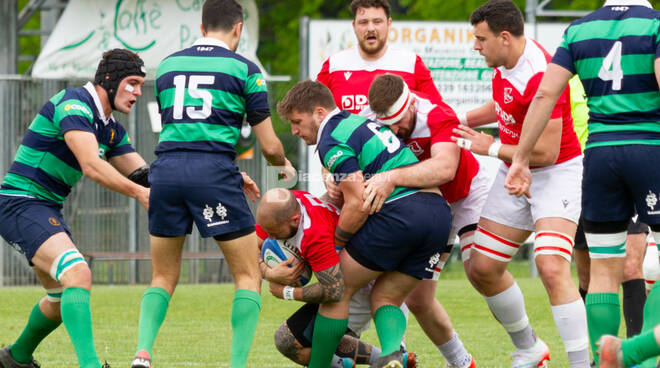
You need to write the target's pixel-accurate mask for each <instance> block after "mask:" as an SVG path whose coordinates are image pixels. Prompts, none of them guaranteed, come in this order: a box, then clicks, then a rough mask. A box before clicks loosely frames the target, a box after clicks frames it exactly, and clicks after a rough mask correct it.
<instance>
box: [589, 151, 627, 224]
mask: <svg viewBox="0 0 660 368" xmlns="http://www.w3.org/2000/svg"><path fill="white" fill-rule="evenodd" d="M622 153H623V152H622V151H621V146H614V147H594V148H590V149H588V150H586V151H585V154H584V172H583V177H582V216H583V217H584V219H585V220H586V221H589V222H596V223H598V222H620V221H628V220H629V219H630V217H631V216H632V214H633V212H634V205H633V197H632V196H631V193H630V191H629V189H628V185H627V184H626V181H625V179H624V175H625V173H624V170H625V165H626V163H625V159H624V158H623V157H621V156H622Z"/></svg>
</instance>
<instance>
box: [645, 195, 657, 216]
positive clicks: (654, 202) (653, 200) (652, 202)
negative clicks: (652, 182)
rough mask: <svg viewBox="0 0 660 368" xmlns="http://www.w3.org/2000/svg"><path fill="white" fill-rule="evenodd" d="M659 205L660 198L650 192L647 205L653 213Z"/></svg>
mask: <svg viewBox="0 0 660 368" xmlns="http://www.w3.org/2000/svg"><path fill="white" fill-rule="evenodd" d="M657 204H658V197H657V196H656V195H655V193H653V192H651V191H650V190H649V194H648V195H647V196H646V205H647V206H649V208H650V209H651V211H654V210H655V205H657Z"/></svg>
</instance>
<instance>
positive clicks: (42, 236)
mask: <svg viewBox="0 0 660 368" xmlns="http://www.w3.org/2000/svg"><path fill="white" fill-rule="evenodd" d="M61 232H65V233H66V234H67V235H68V236H69V238H71V240H72V241H73V238H72V237H71V232H70V231H69V228H68V227H67V226H66V223H65V222H64V217H63V216H62V205H61V204H59V203H55V202H51V201H46V200H43V199H37V198H29V197H20V196H8V195H0V235H2V237H3V238H4V239H5V240H6V241H7V243H9V244H10V245H11V246H13V247H14V248H16V250H18V251H19V252H21V253H23V254H24V255H25V258H27V260H28V262H29V263H30V266H32V265H33V264H32V257H34V254H35V253H36V252H37V249H39V247H40V246H41V245H42V244H43V243H44V242H45V241H46V240H48V238H50V237H51V236H53V235H55V234H57V233H61Z"/></svg>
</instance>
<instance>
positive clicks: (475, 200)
mask: <svg viewBox="0 0 660 368" xmlns="http://www.w3.org/2000/svg"><path fill="white" fill-rule="evenodd" d="M490 182H491V180H490V178H489V177H488V173H487V172H486V169H485V168H484V166H483V165H479V172H478V173H477V175H476V176H475V177H474V178H472V183H470V192H469V193H468V195H467V197H465V198H463V199H459V200H458V201H456V202H453V203H450V204H449V208H450V209H451V232H450V233H449V242H450V243H453V242H454V239H455V238H456V235H458V232H459V231H460V230H461V229H462V228H464V227H466V226H468V225H472V224H477V223H478V222H479V217H481V211H482V209H483V208H484V204H485V203H486V198H487V197H488V192H489V190H490Z"/></svg>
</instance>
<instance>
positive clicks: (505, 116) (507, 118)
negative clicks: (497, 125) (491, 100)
mask: <svg viewBox="0 0 660 368" xmlns="http://www.w3.org/2000/svg"><path fill="white" fill-rule="evenodd" d="M495 113H496V114H497V116H499V117H500V119H502V121H503V122H504V124H506V125H514V124H515V123H516V119H515V118H514V117H513V115H511V114H509V113H508V112H506V111H504V110H503V109H502V107H500V104H498V103H497V101H495Z"/></svg>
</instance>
